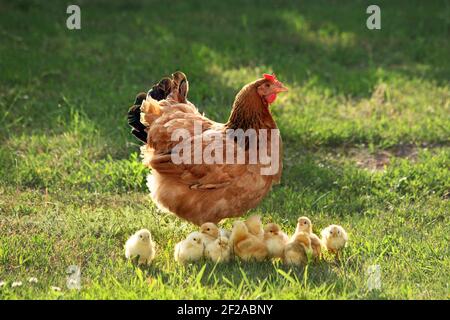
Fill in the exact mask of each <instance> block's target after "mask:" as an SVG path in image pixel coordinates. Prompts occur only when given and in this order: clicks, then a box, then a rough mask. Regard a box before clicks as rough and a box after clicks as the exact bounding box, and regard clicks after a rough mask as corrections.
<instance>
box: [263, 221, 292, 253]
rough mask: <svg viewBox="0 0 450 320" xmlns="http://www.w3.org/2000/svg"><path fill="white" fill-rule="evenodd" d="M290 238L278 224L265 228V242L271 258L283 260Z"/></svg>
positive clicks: (268, 225)
mask: <svg viewBox="0 0 450 320" xmlns="http://www.w3.org/2000/svg"><path fill="white" fill-rule="evenodd" d="M288 241H289V238H288V236H287V234H286V233H284V232H283V231H282V230H281V228H280V226H279V225H277V224H276V223H269V224H267V225H266V227H265V228H264V242H265V243H266V246H267V250H268V255H269V257H270V258H283V253H284V248H285V246H286V243H287V242H288Z"/></svg>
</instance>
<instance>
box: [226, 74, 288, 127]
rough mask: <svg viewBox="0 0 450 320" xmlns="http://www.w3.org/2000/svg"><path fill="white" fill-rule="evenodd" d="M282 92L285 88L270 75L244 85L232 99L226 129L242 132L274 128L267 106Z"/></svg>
mask: <svg viewBox="0 0 450 320" xmlns="http://www.w3.org/2000/svg"><path fill="white" fill-rule="evenodd" d="M284 91H287V88H286V87H285V86H284V85H283V84H282V83H281V82H280V81H278V79H277V78H276V77H275V75H270V74H264V75H263V77H262V78H261V79H258V80H255V81H253V82H251V83H249V84H247V85H245V86H244V87H243V88H242V89H241V90H240V91H239V92H238V94H237V95H236V98H235V99H234V103H233V109H232V110H231V115H230V118H229V119H228V122H227V124H226V126H227V128H229V129H243V130H247V129H250V128H252V129H259V128H267V129H273V128H275V127H276V125H275V122H274V121H273V119H272V116H271V114H270V111H269V108H268V106H269V104H271V103H273V102H274V101H275V99H276V98H277V95H278V94H279V93H281V92H284Z"/></svg>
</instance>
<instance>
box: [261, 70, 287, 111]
mask: <svg viewBox="0 0 450 320" xmlns="http://www.w3.org/2000/svg"><path fill="white" fill-rule="evenodd" d="M256 86H257V87H256V91H257V92H258V94H259V96H260V97H261V99H263V101H265V102H266V103H267V104H271V103H273V102H274V101H275V99H276V98H277V94H279V93H280V92H285V91H288V89H287V88H286V87H285V86H284V85H283V83H281V82H280V81H278V79H277V77H276V76H275V75H274V74H267V73H265V74H264V75H263V79H261V80H259V81H257V82H256Z"/></svg>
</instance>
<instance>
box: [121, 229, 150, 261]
mask: <svg viewBox="0 0 450 320" xmlns="http://www.w3.org/2000/svg"><path fill="white" fill-rule="evenodd" d="M135 256H139V259H138V264H143V263H147V264H150V263H151V262H152V260H153V259H154V258H155V243H154V242H153V240H152V235H151V233H150V231H148V230H147V229H141V230H139V231H137V232H136V233H135V234H133V235H132V236H131V237H130V238H129V239H128V240H127V242H126V243H125V257H126V258H127V259H130V258H133V257H135Z"/></svg>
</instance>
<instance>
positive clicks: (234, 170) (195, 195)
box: [140, 72, 287, 225]
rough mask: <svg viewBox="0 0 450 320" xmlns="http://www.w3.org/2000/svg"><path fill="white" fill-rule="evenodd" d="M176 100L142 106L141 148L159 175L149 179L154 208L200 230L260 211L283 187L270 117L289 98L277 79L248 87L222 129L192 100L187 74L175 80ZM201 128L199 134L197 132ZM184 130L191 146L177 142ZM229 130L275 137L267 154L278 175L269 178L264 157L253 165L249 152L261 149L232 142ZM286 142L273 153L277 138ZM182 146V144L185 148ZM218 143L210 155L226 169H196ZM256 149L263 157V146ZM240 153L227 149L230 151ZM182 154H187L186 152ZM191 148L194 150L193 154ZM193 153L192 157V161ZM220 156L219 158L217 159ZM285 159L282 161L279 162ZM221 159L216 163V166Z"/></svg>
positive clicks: (168, 98)
mask: <svg viewBox="0 0 450 320" xmlns="http://www.w3.org/2000/svg"><path fill="white" fill-rule="evenodd" d="M171 81H172V85H171V86H170V94H168V95H167V96H166V97H165V99H163V100H160V101H157V100H155V99H154V98H152V95H150V94H148V95H147V98H146V99H145V100H144V101H143V102H142V105H141V108H140V111H141V118H140V122H141V123H142V124H143V125H144V126H145V127H146V129H145V132H146V133H147V141H146V142H147V143H146V144H145V145H144V146H142V148H141V151H142V155H143V159H144V160H143V162H144V164H145V165H146V166H148V167H149V168H151V169H152V172H151V175H149V176H148V187H149V189H150V194H151V197H152V199H153V200H154V202H155V203H156V204H157V205H158V207H159V208H160V209H162V210H165V211H169V212H172V213H174V214H176V215H177V216H179V217H181V218H183V219H186V220H188V221H190V222H192V223H195V224H197V225H201V224H203V223H205V222H213V223H217V222H219V221H220V220H222V219H224V218H228V217H235V216H240V215H242V214H244V213H246V212H247V211H248V210H250V209H252V208H254V207H256V206H257V205H258V204H259V202H260V201H261V200H262V199H263V198H264V196H265V195H266V194H267V193H268V192H269V190H270V189H271V187H272V185H273V184H274V183H278V182H279V181H280V177H281V172H282V145H281V137H280V136H279V135H278V134H276V131H271V130H270V129H277V125H276V123H275V121H274V119H273V118H272V115H271V112H270V110H269V104H271V103H272V102H273V101H274V100H275V98H276V96H277V94H278V93H280V92H283V91H287V89H286V88H285V87H284V86H283V84H282V83H281V82H279V81H278V80H277V79H276V78H275V77H274V76H271V75H264V77H263V78H261V79H258V80H256V81H253V82H252V83H249V84H247V85H245V86H244V87H243V88H242V89H241V90H240V91H239V93H238V94H237V95H236V98H235V101H234V103H233V107H232V111H231V115H230V117H229V120H228V122H227V123H225V124H222V123H217V122H215V121H212V120H210V119H208V118H206V117H205V116H204V115H202V114H200V112H199V111H198V110H197V108H196V107H195V106H194V105H193V104H192V103H191V102H189V101H188V100H187V93H188V88H189V86H188V81H187V79H186V77H185V75H184V74H183V73H181V72H178V73H175V74H174V75H173V77H172V80H171ZM194 124H196V125H197V129H196V128H195V125H194ZM178 129H184V130H185V131H184V133H186V134H187V133H189V137H188V138H186V139H181V140H180V139H175V141H173V140H174V139H172V135H173V134H175V133H177V132H179V130H178ZM228 129H243V130H244V131H245V130H247V129H254V130H255V132H256V133H259V132H260V131H261V129H269V130H268V132H267V136H266V137H265V139H266V141H267V149H268V150H267V151H266V152H267V154H268V155H269V157H272V159H275V160H272V161H273V162H275V161H276V163H272V166H273V167H275V168H276V170H274V172H270V173H269V174H267V172H266V173H264V174H263V173H262V172H263V171H262V169H264V168H266V169H267V166H268V165H267V164H266V163H265V164H263V163H262V161H260V158H259V157H258V161H257V163H251V162H250V161H249V159H250V154H249V153H250V150H253V149H251V148H252V147H254V146H255V145H254V144H251V143H250V138H246V139H245V141H244V143H242V140H238V139H236V137H234V136H232V135H229V134H228V132H229V131H227V130H228ZM272 135H274V140H276V141H277V142H279V143H278V144H277V145H276V147H274V150H272V147H271V141H272V140H271V138H272ZM180 141H181V142H180ZM211 141H214V142H215V143H219V144H221V145H222V148H223V149H216V150H214V152H212V153H211V155H213V154H214V156H219V155H220V153H221V154H222V158H223V159H224V161H223V162H224V163H217V162H220V161H215V162H213V163H205V161H201V163H198V161H197V162H196V161H195V160H196V159H195V154H196V152H198V154H200V155H204V152H206V150H208V149H207V148H208V146H210V144H211ZM257 141H258V142H257V143H256V148H257V149H258V152H259V151H260V149H261V148H262V147H261V141H259V140H257ZM231 147H232V148H234V149H228V148H231ZM180 148H181V149H182V150H183V151H182V152H179V150H180ZM189 148H190V149H189ZM186 150H191V154H190V155H188V154H187V153H186V154H185V151H186ZM226 150H233V151H234V153H233V155H235V156H236V155H237V153H238V151H242V152H243V153H244V154H245V162H244V163H236V162H233V163H226V162H225V159H226ZM176 152H179V155H180V156H182V157H183V159H184V160H185V161H183V162H182V163H179V162H174V161H173V155H174V153H176ZM216 153H217V154H216ZM276 155H278V158H277V157H276ZM214 159H217V158H214Z"/></svg>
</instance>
